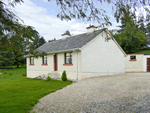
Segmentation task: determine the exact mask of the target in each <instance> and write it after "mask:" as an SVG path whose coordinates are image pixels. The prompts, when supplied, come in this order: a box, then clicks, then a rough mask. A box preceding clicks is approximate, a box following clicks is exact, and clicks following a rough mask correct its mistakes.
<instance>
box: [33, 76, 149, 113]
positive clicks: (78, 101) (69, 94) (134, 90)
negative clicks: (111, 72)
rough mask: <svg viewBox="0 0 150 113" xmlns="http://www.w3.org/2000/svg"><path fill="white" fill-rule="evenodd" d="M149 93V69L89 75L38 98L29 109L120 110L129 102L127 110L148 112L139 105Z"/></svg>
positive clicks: (68, 110)
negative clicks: (143, 71) (94, 76)
mask: <svg viewBox="0 0 150 113" xmlns="http://www.w3.org/2000/svg"><path fill="white" fill-rule="evenodd" d="M149 94H150V74H149V73H138V74H136V73H134V74H133V73H132V74H130V73H128V74H126V75H116V76H105V77H98V78H91V79H85V80H82V81H79V82H77V83H74V84H72V85H69V86H67V87H65V88H63V89H62V90H59V91H56V92H55V93H51V94H49V95H47V96H45V97H43V98H41V99H40V100H39V103H38V104H37V105H36V106H35V107H34V108H33V110H32V112H33V111H34V112H37V113H47V112H48V113H49V112H55V113H56V112H63V113H64V112H66V113H68V112H71V113H72V112H100V111H104V112H110V111H114V112H120V111H122V112H123V111H127V109H129V107H130V106H131V108H130V110H129V112H134V111H137V110H142V111H144V110H145V111H147V110H148V111H149V112H150V109H149V108H148V107H147V108H145V107H143V106H146V105H144V103H145V102H146V101H147V104H148V102H149V99H150V96H149ZM139 100H142V101H139ZM143 100H145V101H143ZM139 103H140V104H139ZM110 106H111V107H110ZM149 106H150V105H149ZM127 112H128V111H127Z"/></svg>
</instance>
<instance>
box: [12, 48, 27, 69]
mask: <svg viewBox="0 0 150 113" xmlns="http://www.w3.org/2000/svg"><path fill="white" fill-rule="evenodd" d="M13 55H14V63H13V65H15V66H17V68H18V67H19V65H23V64H26V58H25V57H24V56H23V55H22V54H20V53H17V52H16V51H15V52H13Z"/></svg>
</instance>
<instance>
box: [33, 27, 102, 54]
mask: <svg viewBox="0 0 150 113" xmlns="http://www.w3.org/2000/svg"><path fill="white" fill-rule="evenodd" d="M102 31H103V30H96V31H94V32H92V33H84V34H80V35H75V36H71V37H67V38H65V39H60V40H56V41H52V42H47V43H45V44H43V45H42V46H40V47H39V48H37V49H36V51H39V52H41V51H44V52H46V53H52V52H59V51H67V50H73V49H75V48H81V47H83V46H84V45H85V44H87V43H88V42H89V41H91V40H92V39H94V38H95V37H96V36H97V35H98V34H100V33H101V32H102Z"/></svg>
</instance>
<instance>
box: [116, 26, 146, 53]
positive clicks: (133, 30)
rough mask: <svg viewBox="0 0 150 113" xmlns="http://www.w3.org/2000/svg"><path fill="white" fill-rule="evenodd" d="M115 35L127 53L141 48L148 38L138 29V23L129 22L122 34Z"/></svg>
mask: <svg viewBox="0 0 150 113" xmlns="http://www.w3.org/2000/svg"><path fill="white" fill-rule="evenodd" d="M114 37H115V39H116V40H117V41H118V43H119V44H120V45H121V47H122V49H123V50H124V51H125V52H126V53H133V52H136V51H137V50H140V49H141V47H143V45H142V44H143V43H144V41H145V40H146V38H145V33H144V32H143V31H140V30H138V28H137V26H136V25H130V24H127V25H126V26H125V28H124V30H123V31H121V33H120V34H116V35H114Z"/></svg>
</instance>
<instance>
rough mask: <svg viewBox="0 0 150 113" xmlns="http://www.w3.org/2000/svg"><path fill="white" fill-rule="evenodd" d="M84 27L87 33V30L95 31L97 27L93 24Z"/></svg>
mask: <svg viewBox="0 0 150 113" xmlns="http://www.w3.org/2000/svg"><path fill="white" fill-rule="evenodd" d="M86 29H87V32H88V33H89V32H93V31H95V30H96V29H97V27H96V26H94V25H90V26H89V27H86Z"/></svg>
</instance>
